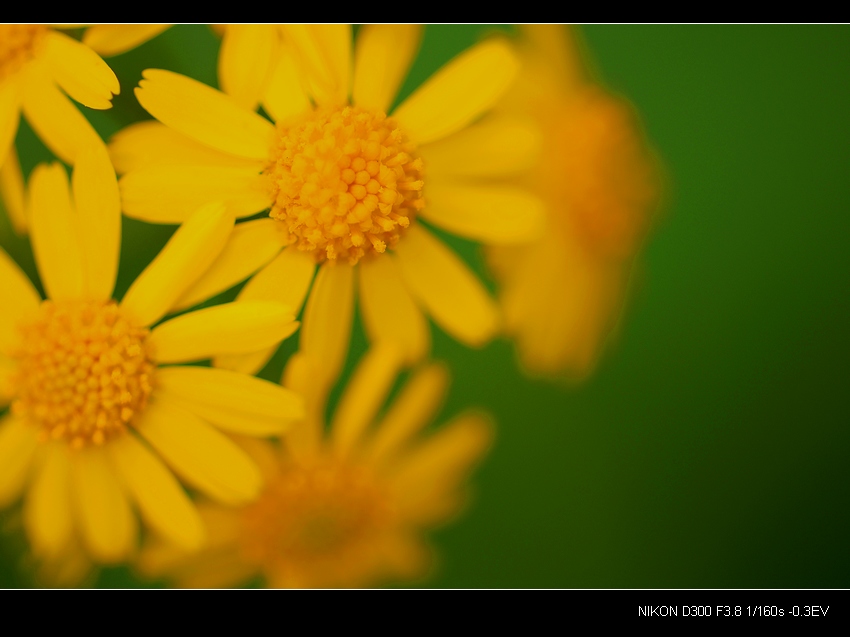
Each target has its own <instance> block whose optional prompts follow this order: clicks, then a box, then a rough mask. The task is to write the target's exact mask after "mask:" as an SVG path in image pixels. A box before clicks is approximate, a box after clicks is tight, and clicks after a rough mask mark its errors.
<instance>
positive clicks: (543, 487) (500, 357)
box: [0, 25, 850, 588]
mask: <svg viewBox="0 0 850 637" xmlns="http://www.w3.org/2000/svg"><path fill="white" fill-rule="evenodd" d="M494 28H495V27H478V26H430V27H428V28H427V29H426V33H425V40H424V43H423V48H422V54H421V56H420V58H419V59H418V60H417V62H416V64H415V66H414V69H413V71H412V73H411V76H410V77H409V78H408V81H407V83H406V84H405V88H404V91H405V92H409V91H410V90H411V89H412V88H413V87H415V86H416V85H417V84H418V83H419V82H421V81H422V79H424V78H425V77H427V76H428V75H429V74H430V73H432V72H433V71H434V70H435V69H436V68H438V67H439V66H440V65H442V64H443V63H445V62H446V61H447V60H449V59H450V58H451V57H452V56H454V55H455V54H456V53H458V52H459V51H461V50H463V49H464V48H466V47H467V46H469V45H471V44H472V43H474V42H475V41H477V39H478V38H480V37H481V36H482V35H485V34H487V33H489V32H490V31H492V30H493V29H494ZM581 33H582V34H583V36H584V38H585V40H586V43H587V45H588V47H589V50H590V53H591V55H592V57H593V58H594V60H595V62H596V66H597V70H598V73H599V75H600V77H601V78H602V79H603V80H604V82H605V83H606V84H607V85H608V87H609V88H611V89H612V90H614V91H615V92H617V93H619V94H621V95H623V96H626V97H628V98H629V99H630V100H632V102H633V103H634V104H635V106H636V107H637V109H638V110H639V112H640V113H641V115H642V117H643V121H644V124H645V128H646V131H647V134H648V136H649V138H650V140H651V141H652V142H653V144H654V146H655V148H656V150H657V151H658V154H659V155H660V156H661V158H662V160H663V162H664V165H665V167H666V171H667V181H668V189H667V192H666V202H665V205H664V209H663V211H662V214H661V215H660V217H659V220H658V222H657V224H656V226H655V228H654V232H653V234H652V236H651V237H650V239H649V241H648V243H647V246H646V250H645V252H644V254H643V257H642V259H641V261H640V266H639V268H638V270H637V271H636V273H635V285H634V289H633V294H632V300H631V303H630V306H629V308H628V312H627V314H626V316H625V319H624V321H623V323H622V327H621V331H620V333H619V337H618V339H617V342H616V343H615V344H613V345H612V346H611V347H609V349H608V351H607V353H606V355H605V357H604V359H603V361H602V363H601V365H600V366H599V369H598V371H597V373H596V374H595V375H594V376H593V377H592V378H591V379H589V380H588V381H587V382H585V383H583V384H582V385H581V386H569V385H554V384H551V383H544V382H540V381H533V380H529V379H526V378H524V377H523V376H522V374H521V373H520V372H519V371H518V370H517V368H516V366H515V364H514V357H513V353H512V349H511V347H510V345H509V343H507V342H505V341H497V342H494V343H493V344H491V345H489V346H488V347H486V348H484V349H483V350H479V351H472V350H468V349H465V348H464V347H462V346H460V345H457V344H455V343H453V342H451V341H450V340H449V339H448V338H447V337H445V336H443V335H442V334H439V333H437V332H436V331H435V338H434V353H435V355H436V356H437V357H438V358H442V359H445V360H447V361H448V362H449V363H450V365H451V368H452V371H453V377H454V384H453V386H452V389H451V394H450V396H449V399H448V401H447V403H446V407H445V409H444V411H443V416H444V417H447V416H450V415H452V414H454V413H456V412H458V411H460V410H461V409H464V408H465V407H467V406H470V405H477V406H480V407H483V408H485V409H487V410H489V411H491V412H492V413H493V414H494V415H495V417H496V419H497V421H498V426H499V428H498V438H497V441H496V445H495V447H494V449H493V451H492V453H491V455H490V456H489V458H487V460H486V461H485V462H484V463H483V464H482V465H481V466H480V468H479V470H478V471H477V473H476V476H475V478H474V485H475V498H474V501H473V504H472V505H471V507H470V508H469V509H468V510H467V512H466V513H465V515H464V516H463V517H462V518H460V519H459V520H457V521H455V522H454V523H453V524H452V525H450V526H447V527H445V528H443V529H440V530H438V531H436V532H435V533H434V534H433V538H434V544H435V546H436V548H437V550H438V552H439V554H440V566H439V569H438V571H437V572H436V573H435V575H434V577H432V578H431V579H429V580H428V581H427V582H425V583H424V585H426V586H438V587H579V588H591V587H601V588H607V587H629V588H632V587H676V588H690V587H722V588H731V587H756V588H772V587H791V588H808V587H848V586H850V548H848V540H847V538H848V537H850V515H848V502H849V501H850V479H848V478H850V470H848V451H850V427H848V424H850V409H848V390H850V382H848V381H850V372H848V359H850V330H848V325H849V324H850V294H848V293H849V292H850V249H849V248H850V179H848V176H849V175H848V169H850V125H848V122H847V117H848V113H850V88H848V86H850V85H848V78H850V28H848V27H846V26H586V27H582V29H581ZM217 47H218V40H217V38H216V37H215V36H214V35H213V34H212V33H211V32H210V31H209V30H208V29H207V28H206V27H203V26H197V25H196V26H182V27H177V28H174V29H172V30H170V31H169V32H166V33H165V34H164V35H162V36H160V37H158V38H157V39H155V40H153V41H152V42H150V43H148V44H146V45H144V46H143V47H141V48H139V49H137V50H136V51H133V52H130V53H128V54H125V55H122V56H118V57H115V58H111V59H110V60H109V62H110V64H111V65H112V66H113V68H114V69H115V70H116V72H117V73H118V75H119V78H120V79H121V83H122V93H121V95H120V96H119V97H118V98H116V100H115V104H116V106H115V108H114V109H113V110H112V111H108V112H103V113H92V112H91V111H87V114H91V117H90V119H91V120H92V121H93V122H94V123H95V124H96V126H97V127H98V130H99V131H100V132H101V133H102V134H103V135H104V136H108V135H110V134H111V133H113V132H115V131H116V130H118V129H120V128H121V127H122V126H124V125H126V124H127V123H130V122H132V121H136V120H137V119H140V118H142V117H146V114H145V113H144V111H142V110H141V108H140V107H139V106H138V105H137V104H136V103H135V101H134V98H133V96H132V91H131V87H132V86H133V85H135V84H136V83H137V81H138V79H139V77H140V71H141V69H142V68H146V67H151V66H153V67H161V68H169V69H173V70H176V71H179V72H183V73H187V74H189V75H192V76H194V77H196V78H198V79H201V80H203V81H205V82H208V83H211V84H215V59H216V52H217ZM18 144H19V149H20V151H21V155H22V162H23V164H24V168H25V171H29V170H30V169H31V168H32V166H33V165H34V163H35V162H36V161H38V160H42V159H46V158H48V157H49V155H48V154H47V152H46V151H45V150H44V149H43V148H42V147H41V146H40V144H39V143H38V142H37V140H35V138H34V136H33V135H32V133H31V132H30V131H29V130H28V129H27V127H26V126H22V129H21V131H20V132H19V135H18ZM0 223H2V224H6V222H5V220H3V221H2V222H0ZM124 229H125V238H124V247H125V250H127V251H132V254H131V253H130V252H128V254H127V255H125V257H124V258H123V259H122V264H121V272H120V277H121V285H119V292H123V290H124V289H126V286H127V285H128V284H129V282H130V281H131V280H132V279H133V278H134V277H135V275H136V274H138V272H139V271H141V269H142V268H143V267H144V265H145V264H146V263H147V261H149V260H150V258H152V257H153V255H155V254H156V252H158V250H159V249H160V247H161V246H162V245H163V243H164V241H165V240H166V239H167V237H168V236H169V234H170V232H171V231H172V228H170V227H146V226H144V225H143V224H139V223H135V222H130V221H125V224H124ZM0 242H2V245H3V247H4V248H6V249H7V250H9V251H10V253H11V254H12V255H13V256H14V257H15V258H16V259H17V260H18V261H19V262H20V263H21V264H22V265H23V266H24V267H25V268H26V269H27V270H28V271H29V272H31V273H32V272H33V269H32V257H31V253H30V252H29V250H28V246H27V245H26V242H25V241H21V240H19V239H16V238H15V237H13V236H12V235H11V234H10V232H9V229H8V227H7V226H6V225H3V226H2V229H1V230H0ZM453 245H454V246H455V247H456V248H457V249H458V250H459V251H460V252H461V253H462V254H463V255H464V257H466V258H467V259H468V260H469V262H470V263H472V264H474V265H476V266H478V267H480V263H481V259H480V255H479V253H478V251H477V249H476V248H475V246H472V245H470V244H464V243H461V242H457V241H454V242H453ZM231 296H232V294H231ZM355 330H356V331H355V335H354V348H353V350H352V353H351V355H350V357H349V369H350V368H351V366H352V365H353V363H354V361H355V360H356V358H358V357H359V355H360V354H361V353H362V352H363V350H364V339H363V337H362V333H361V331H360V330H361V328H360V326H359V324H358V325H357V326H355ZM290 340H291V341H292V342H290V343H287V344H286V345H285V346H284V348H283V350H282V352H281V353H280V354H279V355H278V356H276V357H275V359H274V360H273V361H272V363H271V364H270V366H269V367H268V368H267V369H266V370H265V372H264V375H265V376H266V377H269V378H273V377H275V376H277V377H279V372H280V369H281V367H282V365H283V362H284V361H285V359H286V356H287V354H288V353H289V352H291V351H292V350H293V348H294V346H295V342H296V341H297V338H293V339H290ZM13 517H14V516H11V515H6V516H5V523H6V525H7V526H9V525H10V524H11V523H12V522H13ZM21 548H22V545H21V542H20V539H18V538H16V537H15V536H14V535H12V536H8V537H7V538H6V539H5V540H3V541H2V543H0V586H5V587H14V586H27V585H29V584H30V580H29V576H28V573H27V572H26V571H25V570H22V569H21V568H20V552H21ZM96 583H97V584H98V585H100V586H138V585H144V583H142V582H138V581H137V580H135V579H133V577H132V576H131V574H130V573H129V571H128V570H126V569H123V568H118V569H108V570H106V571H104V572H103V573H102V574H101V575H100V577H99V579H98V580H97V582H96Z"/></svg>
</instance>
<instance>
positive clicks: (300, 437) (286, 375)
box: [282, 352, 328, 461]
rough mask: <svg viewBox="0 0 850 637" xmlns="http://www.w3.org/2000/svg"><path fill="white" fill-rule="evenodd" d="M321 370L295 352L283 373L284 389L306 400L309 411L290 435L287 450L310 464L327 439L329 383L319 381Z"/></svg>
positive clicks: (305, 405) (287, 438)
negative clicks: (326, 416)
mask: <svg viewBox="0 0 850 637" xmlns="http://www.w3.org/2000/svg"><path fill="white" fill-rule="evenodd" d="M321 367H322V366H321V364H318V363H317V362H316V361H314V360H312V359H310V358H308V357H307V356H305V355H304V352H295V354H293V355H292V356H290V357H289V360H288V361H287V363H286V367H285V368H284V370H283V379H282V383H283V386H284V387H286V388H288V389H290V390H292V391H294V392H295V393H297V394H298V395H299V396H302V397H303V398H304V407H305V411H306V416H305V418H304V420H302V421H301V422H300V423H298V426H296V427H293V428H292V431H290V432H289V434H287V436H286V447H287V450H288V451H289V452H290V453H292V455H293V456H294V457H296V458H300V459H302V460H306V461H309V460H312V459H314V458H315V456H316V452H317V451H318V450H319V448H320V447H321V446H322V440H323V438H324V430H325V407H326V398H327V391H328V383H325V382H322V383H318V382H316V379H317V378H319V377H320V370H321Z"/></svg>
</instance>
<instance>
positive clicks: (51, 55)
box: [0, 24, 119, 232]
mask: <svg viewBox="0 0 850 637" xmlns="http://www.w3.org/2000/svg"><path fill="white" fill-rule="evenodd" d="M60 88H61V90H60ZM63 91H64V93H63ZM118 91H119V86H118V78H116V77H115V74H114V73H113V72H112V69H110V68H109V66H108V65H107V64H106V62H104V61H103V60H102V59H100V57H99V56H98V55H97V53H95V52H94V51H92V50H91V49H90V48H89V47H87V46H86V45H85V44H82V43H80V42H78V41H77V40H74V39H73V38H71V37H69V36H68V35H66V34H64V33H61V32H60V31H57V30H54V29H51V28H49V27H47V26H45V25H40V24H0V197H2V199H3V202H4V204H5V206H6V209H7V211H8V213H9V217H10V219H11V221H12V224H13V226H14V227H15V229H16V230H17V231H18V232H23V231H25V230H26V227H27V220H26V214H25V205H24V182H23V177H22V175H21V167H20V163H19V161H18V155H17V153H16V152H15V143H14V142H15V133H16V132H17V130H18V120H19V117H20V114H21V113H22V112H23V114H24V116H25V117H26V118H27V121H28V122H29V124H30V126H32V128H33V129H34V130H35V132H36V133H37V134H38V136H39V137H40V138H41V140H42V141H43V142H44V143H45V144H46V145H47V147H48V148H50V150H51V151H53V153H55V154H56V155H57V156H58V157H59V158H60V159H62V160H63V161H65V162H68V163H73V162H74V160H75V158H76V156H77V152H78V151H79V149H80V148H82V147H83V146H85V145H87V144H89V143H92V142H93V141H94V140H96V141H98V142H99V141H100V138H99V137H98V135H97V133H96V132H95V130H94V128H92V126H91V124H89V122H88V120H86V118H85V117H84V116H83V114H82V113H80V111H79V110H77V108H76V107H75V106H74V105H73V104H72V103H71V102H70V101H69V100H68V98H67V97H66V96H65V93H67V94H68V95H70V96H71V97H72V98H73V99H75V100H76V101H78V102H80V103H81V104H84V105H85V106H88V107H89V108H96V109H107V108H111V107H112V101H111V100H112V96H113V95H116V94H118Z"/></svg>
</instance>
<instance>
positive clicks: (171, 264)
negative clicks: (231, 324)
mask: <svg viewBox="0 0 850 637" xmlns="http://www.w3.org/2000/svg"><path fill="white" fill-rule="evenodd" d="M232 227H233V217H232V216H231V215H230V214H228V212H227V211H226V210H225V207H224V205H223V204H221V203H212V204H207V205H205V206H202V207H201V208H199V209H198V210H196V211H195V212H194V214H192V216H191V217H190V218H189V219H188V220H187V221H186V223H184V224H183V225H182V226H180V228H178V229H177V232H175V233H174V235H173V236H172V237H171V239H169V241H168V243H167V244H166V245H165V247H164V248H163V249H162V251H161V252H160V253H159V254H158V255H157V256H156V258H155V259H154V260H153V261H152V262H151V264H150V265H149V266H148V267H147V268H145V270H144V272H142V273H141V274H140V275H139V278H137V279H136V280H135V282H134V283H133V285H131V286H130V289H129V290H127V294H125V295H124V299H123V300H122V301H121V308H122V309H123V310H126V311H127V312H129V313H130V314H132V315H134V316H135V317H136V320H137V321H138V322H139V324H140V325H151V324H153V323H155V322H156V321H158V320H159V319H161V318H162V317H163V316H164V315H165V313H166V312H167V311H168V310H169V309H171V308H172V307H173V306H174V303H175V302H176V301H177V299H179V298H180V296H181V295H182V294H183V293H184V292H185V291H186V289H187V288H188V287H189V286H190V285H192V284H193V283H194V282H195V281H197V280H198V278H199V277H200V276H201V274H203V273H204V271H205V270H206V269H207V268H208V267H209V266H210V265H211V264H212V263H213V261H214V260H215V259H216V257H218V255H219V253H220V252H221V250H222V249H223V248H224V244H225V243H226V241H227V237H228V236H229V235H230V231H231V228H232Z"/></svg>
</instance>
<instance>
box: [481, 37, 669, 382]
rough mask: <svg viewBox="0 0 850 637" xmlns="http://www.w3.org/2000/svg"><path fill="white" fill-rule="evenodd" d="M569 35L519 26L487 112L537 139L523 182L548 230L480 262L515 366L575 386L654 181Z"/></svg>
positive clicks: (623, 116) (593, 354) (609, 318)
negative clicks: (515, 70)
mask: <svg viewBox="0 0 850 637" xmlns="http://www.w3.org/2000/svg"><path fill="white" fill-rule="evenodd" d="M573 38H574V36H573V35H572V32H571V31H568V30H567V28H566V27H563V26H560V25H545V26H543V25H537V26H528V27H525V28H524V31H523V38H522V40H521V48H520V51H521V59H522V63H523V67H522V71H521V73H520V77H519V79H518V80H517V82H516V83H515V84H514V85H513V86H512V88H511V90H510V91H509V92H508V94H506V96H505V98H504V99H503V101H502V102H501V103H500V104H499V105H498V107H497V110H498V112H499V113H501V114H504V115H510V116H514V117H525V118H531V119H532V120H533V121H535V122H536V123H537V124H538V125H539V126H540V128H541V130H542V131H543V137H542V148H541V154H540V158H539V161H538V163H537V164H536V165H535V166H534V168H533V169H532V170H530V171H529V172H528V174H527V176H526V177H525V180H524V182H523V183H524V184H525V185H526V186H528V187H529V188H530V189H532V190H533V191H534V192H536V193H538V194H540V195H541V196H542V197H543V199H544V200H545V202H546V204H547V212H548V229H547V232H545V233H544V234H543V235H542V236H541V238H540V240H539V241H537V242H536V243H534V244H531V245H528V246H522V247H501V246H499V247H493V248H489V250H488V255H489V257H490V262H491V264H492V267H493V271H494V273H495V275H496V277H497V280H498V281H499V283H500V302H501V305H502V309H503V312H504V321H505V330H506V331H507V333H509V334H510V335H511V336H513V337H514V338H515V339H516V345H517V349H518V353H519V357H520V359H521V361H522V364H523V365H524V367H525V368H526V369H527V370H528V371H530V372H533V373H538V374H547V375H554V374H566V375H569V376H573V377H582V376H584V375H586V374H587V373H589V372H590V371H591V370H592V369H593V366H594V364H595V363H596V361H597V359H598V357H599V353H600V350H601V348H602V345H603V344H604V342H605V340H606V338H607V337H608V336H609V334H610V333H611V331H612V329H613V328H614V326H615V324H616V322H617V320H618V319H619V316H620V313H621V308H622V305H623V302H624V297H625V293H626V288H627V286H628V282H629V276H630V273H631V269H632V263H633V261H634V258H635V256H636V254H637V252H638V250H639V248H640V246H641V244H642V242H643V238H644V236H645V234H646V231H647V229H648V227H649V222H650V221H651V218H652V213H653V212H654V210H655V208H656V206H657V204H658V195H659V177H658V167H657V165H656V161H655V159H654V157H653V155H652V154H651V152H650V151H649V150H648V148H647V146H646V143H645V142H644V139H643V135H642V134H641V130H640V126H639V124H638V121H637V117H636V115H635V113H634V111H633V109H632V107H631V106H630V105H629V104H628V103H626V102H625V101H624V100H622V99H619V98H616V97H614V96H612V95H610V94H608V93H607V92H605V91H604V90H603V89H602V88H601V87H599V86H598V85H596V84H594V83H593V82H592V81H591V80H590V78H589V77H588V74H587V72H586V70H585V67H584V64H583V61H582V59H581V54H580V52H579V49H578V46H577V43H576V42H575V40H574V39H573Z"/></svg>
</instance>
